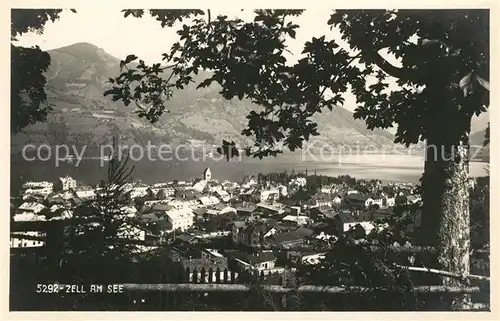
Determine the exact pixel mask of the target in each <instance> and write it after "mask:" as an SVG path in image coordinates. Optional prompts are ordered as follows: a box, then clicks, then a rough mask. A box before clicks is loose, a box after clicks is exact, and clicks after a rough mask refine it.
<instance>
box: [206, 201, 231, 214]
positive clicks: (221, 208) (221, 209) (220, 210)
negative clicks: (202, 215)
mask: <svg viewBox="0 0 500 321" xmlns="http://www.w3.org/2000/svg"><path fill="white" fill-rule="evenodd" d="M206 213H207V214H210V215H227V214H236V209H235V208H233V207H231V206H227V205H224V204H222V203H219V204H217V205H215V206H212V207H210V208H208V209H207V211H206Z"/></svg>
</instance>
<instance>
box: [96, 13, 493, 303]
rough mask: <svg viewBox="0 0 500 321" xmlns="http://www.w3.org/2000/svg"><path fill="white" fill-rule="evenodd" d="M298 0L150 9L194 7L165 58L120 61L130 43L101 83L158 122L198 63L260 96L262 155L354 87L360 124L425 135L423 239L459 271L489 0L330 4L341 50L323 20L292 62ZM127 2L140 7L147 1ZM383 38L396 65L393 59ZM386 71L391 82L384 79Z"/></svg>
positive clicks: (310, 126) (414, 138) (294, 137)
mask: <svg viewBox="0 0 500 321" xmlns="http://www.w3.org/2000/svg"><path fill="white" fill-rule="evenodd" d="M302 12H303V10H256V11H255V18H254V20H253V21H252V22H244V21H243V20H241V19H238V18H235V19H229V18H228V17H227V16H222V15H220V16H217V17H215V18H214V19H212V17H211V14H210V11H209V10H207V12H206V16H207V19H206V20H205V19H200V18H199V16H200V15H201V16H203V15H205V12H204V11H201V10H176V11H169V10H150V11H149V13H150V14H151V16H153V17H155V18H156V19H157V20H159V21H161V23H162V26H166V25H168V26H173V25H174V24H175V23H176V22H177V21H183V19H191V20H189V22H187V23H185V24H183V25H182V28H181V29H180V30H179V31H178V32H177V33H178V35H179V36H180V39H179V42H176V43H174V45H173V46H172V48H171V49H170V51H169V52H167V53H165V54H164V61H165V62H166V63H168V64H170V65H167V66H162V65H161V64H159V63H158V64H153V65H152V66H147V65H146V64H145V63H144V61H142V60H139V64H138V65H137V67H136V68H129V67H128V66H127V65H128V64H129V63H130V62H132V61H135V60H137V59H138V57H136V56H135V55H129V56H128V57H127V58H126V59H125V60H124V61H123V63H122V66H123V68H124V70H123V72H122V73H121V74H120V75H119V76H118V77H116V78H114V79H111V80H110V82H111V83H113V88H111V89H110V90H108V91H107V92H106V93H105V94H106V95H111V96H112V99H113V100H122V101H123V102H124V103H125V104H126V105H128V104H130V103H131V102H135V103H136V104H137V105H138V106H139V107H140V108H142V109H141V112H140V115H141V116H143V117H145V118H147V119H148V120H150V121H152V122H155V121H157V119H158V117H159V115H161V114H162V113H163V112H164V111H165V110H167V107H168V99H169V98H170V97H171V96H172V94H173V89H174V88H176V89H182V88H184V87H185V86H186V85H187V84H189V83H190V82H191V81H192V80H193V75H196V74H198V71H199V70H200V69H203V70H209V71H211V72H212V73H211V76H210V77H208V78H207V79H205V80H204V81H203V82H201V83H200V84H199V86H198V87H206V86H209V85H210V84H211V83H212V82H216V83H218V84H219V85H220V86H221V87H222V89H221V94H222V95H223V96H224V97H225V98H226V99H232V98H235V97H238V98H239V99H243V98H246V99H248V100H250V101H252V102H253V103H255V104H258V105H260V106H262V108H261V110H260V111H258V112H257V111H252V112H250V113H249V115H248V116H247V119H248V126H247V128H245V129H244V130H243V132H242V133H243V134H244V135H247V136H251V137H253V138H254V139H255V142H256V143H255V144H254V145H250V146H245V148H244V150H245V153H246V155H253V156H254V157H260V158H262V157H264V156H269V155H273V156H276V155H277V154H278V153H281V152H282V149H281V147H280V146H278V142H281V143H283V145H284V146H286V147H287V148H288V149H289V150H291V151H294V150H295V149H297V148H300V147H301V146H302V144H303V142H304V141H307V140H309V138H310V137H311V136H315V135H318V131H317V124H316V123H315V122H313V121H312V120H311V117H312V116H313V115H315V114H317V113H320V112H322V111H323V110H325V109H329V110H331V109H332V108H335V107H336V106H337V105H339V104H343V102H344V101H345V98H344V97H345V93H346V92H347V91H348V89H351V91H352V93H353V94H354V95H355V96H356V99H357V101H358V102H359V105H358V107H357V109H356V111H355V115H354V116H355V117H356V118H360V119H364V120H365V121H366V124H367V126H368V128H369V129H374V128H388V127H390V126H392V125H396V126H397V132H396V139H395V142H396V143H402V144H405V145H406V146H409V145H411V144H415V143H418V142H419V141H425V142H426V145H427V148H426V151H427V157H426V161H425V170H424V176H423V181H422V191H423V192H422V193H423V195H422V196H423V214H422V225H423V232H422V233H421V236H422V237H421V239H420V243H422V244H425V245H427V244H429V245H435V246H437V249H438V254H437V259H436V262H435V265H436V267H438V268H440V269H443V270H447V271H450V272H453V273H462V274H467V273H468V272H469V247H470V238H469V220H470V218H469V216H470V215H469V190H468V188H467V178H468V136H469V132H470V120H471V117H472V116H473V115H474V114H477V115H478V114H479V113H481V112H483V111H485V110H486V108H487V107H488V106H489V83H488V79H489V12H488V10H453V11H446V10H425V11H424V10H335V11H333V12H332V14H331V16H330V19H329V20H328V22H326V23H327V24H328V25H329V26H331V27H330V28H331V29H332V28H336V29H337V30H338V31H339V32H340V33H341V35H342V40H344V41H346V42H347V43H348V45H349V47H350V50H349V51H348V50H346V49H344V48H342V47H341V46H340V45H339V43H338V42H337V41H336V40H330V41H328V40H326V32H325V34H322V35H318V37H313V38H312V39H311V41H308V42H306V43H305V44H304V50H303V52H302V54H303V55H304V57H303V58H301V59H299V60H298V62H297V63H295V64H292V65H290V64H287V60H286V57H285V56H284V54H285V52H286V50H287V49H286V39H287V37H292V38H294V37H295V34H296V29H297V28H299V26H298V25H296V24H294V23H293V21H290V16H296V15H300V14H301V13H302ZM124 13H125V16H129V15H132V16H135V17H142V16H143V15H144V13H145V12H144V11H143V10H124ZM325 27H326V25H325ZM325 29H326V28H325ZM325 31H326V30H325ZM321 33H323V31H322V32H321ZM413 39H415V40H413ZM381 50H385V51H386V52H388V53H389V54H392V55H393V56H395V57H396V58H398V59H399V61H400V63H401V65H402V66H401V67H398V66H396V65H393V64H392V63H390V62H389V61H388V60H387V59H386V58H385V57H384V55H382V54H381ZM160 73H171V76H170V77H166V78H165V77H164V78H162V77H161V76H159V75H160ZM173 76H175V77H173ZM367 79H371V80H373V81H371V80H370V81H368V80H367ZM389 80H392V81H393V82H395V83H396V84H397V87H398V88H397V89H396V90H392V91H388V88H389V84H388V81H389ZM138 83H140V84H141V85H140V86H135V84H138ZM143 103H145V104H147V105H149V106H150V107H148V108H144V107H141V106H143ZM444 284H445V285H457V281H455V280H450V279H445V280H444ZM467 298H468V297H467V296H462V297H456V298H455V299H454V300H453V302H451V306H452V307H460V306H461V305H462V304H463V303H464V302H465V301H467Z"/></svg>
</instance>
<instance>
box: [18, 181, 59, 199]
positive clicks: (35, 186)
mask: <svg viewBox="0 0 500 321" xmlns="http://www.w3.org/2000/svg"><path fill="white" fill-rule="evenodd" d="M23 189H24V191H23V192H24V193H23V194H24V196H27V195H41V196H44V197H47V196H48V195H50V194H52V192H53V191H54V184H53V183H51V182H45V181H44V182H28V183H25V184H24V185H23Z"/></svg>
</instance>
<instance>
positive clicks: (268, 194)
mask: <svg viewBox="0 0 500 321" xmlns="http://www.w3.org/2000/svg"><path fill="white" fill-rule="evenodd" d="M279 197H280V191H279V189H277V188H275V189H269V190H261V191H256V192H254V194H253V198H254V201H255V202H271V201H277V200H278V199H279Z"/></svg>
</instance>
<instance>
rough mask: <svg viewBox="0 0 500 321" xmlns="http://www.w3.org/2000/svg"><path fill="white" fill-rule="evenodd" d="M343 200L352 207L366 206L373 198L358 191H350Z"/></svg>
mask: <svg viewBox="0 0 500 321" xmlns="http://www.w3.org/2000/svg"><path fill="white" fill-rule="evenodd" d="M344 202H345V204H346V205H348V206H349V207H352V208H367V207H368V206H370V205H371V204H372V203H373V199H372V198H371V197H369V196H367V195H363V194H360V193H351V194H348V195H347V196H346V198H345V199H344Z"/></svg>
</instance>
